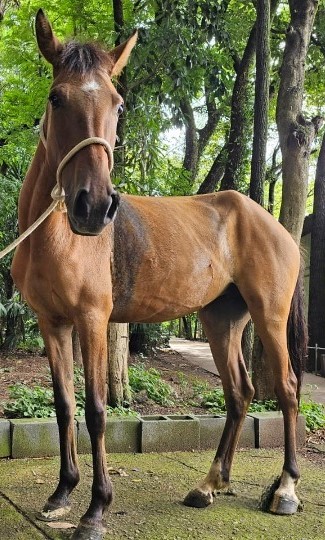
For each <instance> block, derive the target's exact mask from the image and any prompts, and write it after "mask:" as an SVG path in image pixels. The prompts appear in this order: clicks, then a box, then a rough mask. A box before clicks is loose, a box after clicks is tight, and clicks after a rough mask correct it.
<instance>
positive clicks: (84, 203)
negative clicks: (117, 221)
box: [36, 10, 137, 235]
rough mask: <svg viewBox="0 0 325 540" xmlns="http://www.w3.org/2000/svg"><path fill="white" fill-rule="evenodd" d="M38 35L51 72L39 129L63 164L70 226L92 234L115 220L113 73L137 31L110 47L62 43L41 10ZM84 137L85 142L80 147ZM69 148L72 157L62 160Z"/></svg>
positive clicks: (118, 101)
mask: <svg viewBox="0 0 325 540" xmlns="http://www.w3.org/2000/svg"><path fill="white" fill-rule="evenodd" d="M36 36H37V42H38V45H39V49H40V51H41V53H42V54H43V56H44V57H45V58H46V60H48V62H50V63H51V64H52V66H53V76H54V81H53V84H52V86H51V89H50V93H49V103H48V107H47V111H46V116H45V121H44V128H43V129H44V134H45V138H46V152H47V161H48V164H49V166H50V168H51V170H52V171H53V172H55V174H56V173H57V171H58V168H59V165H60V164H61V167H60V169H61V168H62V163H63V168H62V170H61V172H60V174H59V183H60V186H61V187H62V188H63V189H64V191H65V203H66V206H67V211H68V216H69V221H70V225H71V228H72V230H73V231H74V232H75V233H77V234H83V235H96V234H99V233H100V232H101V231H102V230H103V228H104V227H105V225H107V224H108V223H110V222H111V221H112V220H113V219H114V217H115V214H116V212H117V208H118V195H117V193H116V192H115V191H114V187H113V185H112V182H111V177H110V172H111V169H112V167H113V152H112V149H113V148H114V145H115V140H116V128H117V121H118V116H119V114H121V112H122V111H123V100H122V98H121V96H120V95H119V94H118V92H117V91H116V89H115V88H114V86H113V84H112V82H111V77H113V76H116V75H118V74H119V73H120V71H121V70H122V69H123V67H124V66H125V64H126V63H127V60H128V57H129V55H130V52H131V50H132V48H133V47H134V45H135V43H136V39H137V35H136V34H134V35H133V36H131V38H129V39H128V40H127V41H126V42H124V43H122V44H121V45H119V46H118V47H116V48H115V49H113V50H112V51H110V52H107V51H105V50H103V49H102V48H100V47H98V46H97V45H94V44H91V43H90V44H89V43H88V44H80V43H76V42H73V41H72V42H69V43H67V44H62V43H61V42H60V41H59V40H58V38H57V37H56V36H55V35H54V33H53V31H52V28H51V25H50V23H49V22H48V20H47V18H46V17H45V15H44V13H43V11H42V10H40V11H39V12H38V14H37V17H36ZM92 138H95V140H94V142H92ZM100 139H102V143H101V141H100ZM82 141H85V146H82V145H80V146H81V147H80V148H79V146H78V145H79V143H81V142H82ZM73 149H75V152H74V151H73ZM71 150H72V153H73V155H72V156H71V158H68V160H67V161H66V162H65V161H64V162H62V160H63V159H64V158H65V157H66V156H67V154H68V153H69V152H70V151H71ZM60 169H59V170H60Z"/></svg>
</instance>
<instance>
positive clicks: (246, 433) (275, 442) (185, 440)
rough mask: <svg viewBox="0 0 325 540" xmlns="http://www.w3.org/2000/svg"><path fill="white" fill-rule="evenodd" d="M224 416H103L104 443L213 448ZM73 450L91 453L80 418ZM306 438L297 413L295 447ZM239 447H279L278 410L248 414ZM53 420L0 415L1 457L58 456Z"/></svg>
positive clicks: (115, 447) (128, 447)
mask: <svg viewBox="0 0 325 540" xmlns="http://www.w3.org/2000/svg"><path fill="white" fill-rule="evenodd" d="M225 421H226V419H225V416H217V415H211V414H210V415H209V414H207V415H183V416H182V415H166V416H165V415H161V416H143V417H142V418H141V417H140V418H137V417H128V418H116V417H115V418H111V417H108V418H107V427H106V435H105V439H106V445H107V450H108V451H109V452H114V453H115V452H116V453H119V452H124V453H125V452H131V453H139V452H142V453H145V452H174V451H186V450H207V449H216V448H217V444H218V441H219V440H220V437H221V433H222V430H223V428H224V425H225ZM75 429H76V437H77V444H78V452H79V453H80V454H83V453H90V452H91V447H90V439H89V435H88V432H87V428H86V422H85V419H84V418H77V419H76V424H75ZM305 439H306V423H305V418H304V416H303V415H301V414H300V415H299V416H298V422H297V445H298V446H303V445H304V443H305ZM238 446H239V447H240V448H275V447H277V446H283V418H282V413H280V412H266V413H254V414H249V415H248V416H247V417H246V419H245V422H244V424H243V428H242V432H241V436H240V439H239V443H238ZM59 453H60V451H59V437H58V428H57V424H56V419H55V418H45V419H44V418H42V419H39V418H36V419H35V418H24V419H14V420H6V419H0V458H8V457H10V458H29V457H47V456H56V455H59Z"/></svg>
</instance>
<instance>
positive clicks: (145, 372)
mask: <svg viewBox="0 0 325 540" xmlns="http://www.w3.org/2000/svg"><path fill="white" fill-rule="evenodd" d="M129 384H130V388H131V391H132V393H136V392H141V390H144V391H145V392H146V394H147V396H148V398H150V399H152V400H153V401H155V402H156V403H159V404H160V405H164V406H166V405H172V404H173V402H172V400H171V396H172V394H173V389H172V387H171V386H170V385H169V384H168V383H166V382H165V381H163V380H162V378H161V375H160V373H159V371H157V370H156V369H154V368H149V369H146V367H145V365H144V364H137V365H136V366H130V367H129Z"/></svg>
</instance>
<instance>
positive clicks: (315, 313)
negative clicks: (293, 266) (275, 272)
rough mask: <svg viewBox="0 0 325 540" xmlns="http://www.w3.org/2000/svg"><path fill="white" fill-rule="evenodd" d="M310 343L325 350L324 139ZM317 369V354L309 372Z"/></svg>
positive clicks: (312, 265)
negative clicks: (315, 367)
mask: <svg viewBox="0 0 325 540" xmlns="http://www.w3.org/2000/svg"><path fill="white" fill-rule="evenodd" d="M308 323H309V324H308V326H309V341H310V345H311V346H312V347H315V344H316V343H317V345H318V346H319V347H325V332H324V329H325V135H324V137H323V142H322V146H321V149H320V153H319V157H318V162H317V170H316V177H315V187H314V208H313V219H312V228H311V247H310V277H309V312H308ZM314 366H315V360H314V351H312V354H311V355H310V358H309V360H308V366H307V367H308V369H309V370H310V371H312V370H313V369H314Z"/></svg>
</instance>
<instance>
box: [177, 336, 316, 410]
mask: <svg viewBox="0 0 325 540" xmlns="http://www.w3.org/2000/svg"><path fill="white" fill-rule="evenodd" d="M170 346H171V348H172V349H174V350H175V351H177V352H179V353H180V354H181V355H182V356H183V357H184V358H186V360H187V361H188V362H189V363H190V364H193V365H194V366H200V367H201V368H203V369H205V370H206V371H209V372H210V373H215V374H216V375H218V371H217V368H216V366H215V364H214V361H213V358H212V354H211V351H210V346H209V344H208V343H203V342H201V341H187V340H186V339H179V338H174V339H171V340H170ZM302 394H303V395H308V396H309V395H311V397H312V399H313V400H314V401H316V402H317V403H325V377H320V376H318V375H313V374H312V373H305V375H304V380H303V386H302Z"/></svg>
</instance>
